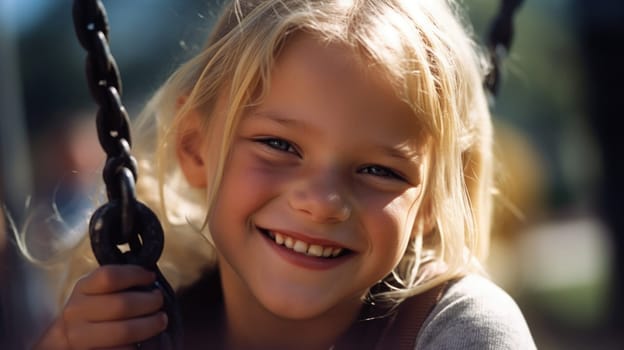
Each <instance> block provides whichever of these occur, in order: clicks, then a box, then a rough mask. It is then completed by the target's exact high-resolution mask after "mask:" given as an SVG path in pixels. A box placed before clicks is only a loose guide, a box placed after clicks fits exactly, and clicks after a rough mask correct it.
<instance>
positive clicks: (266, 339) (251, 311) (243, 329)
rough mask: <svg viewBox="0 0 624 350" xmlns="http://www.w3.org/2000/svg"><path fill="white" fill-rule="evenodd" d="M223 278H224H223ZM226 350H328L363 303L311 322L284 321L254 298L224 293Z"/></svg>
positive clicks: (353, 318) (327, 313) (333, 310)
mask: <svg viewBox="0 0 624 350" xmlns="http://www.w3.org/2000/svg"><path fill="white" fill-rule="evenodd" d="M222 276H223V275H222ZM223 294H224V304H225V320H224V321H225V330H224V331H225V334H224V336H225V338H224V341H225V348H226V349H303V350H328V349H330V348H331V347H332V345H333V344H334V343H335V342H336V340H337V339H338V338H339V337H340V336H341V335H342V334H343V333H345V332H346V331H347V330H348V329H349V327H350V326H351V325H352V324H353V322H354V321H355V319H356V318H357V316H358V314H359V311H360V308H361V302H360V300H358V299H357V298H354V302H353V303H351V304H350V305H344V306H341V307H340V308H333V309H331V310H328V311H326V312H325V313H323V314H321V315H318V316H316V317H313V318H309V319H301V320H299V319H297V320H293V319H285V318H282V317H280V316H278V315H275V314H273V313H271V312H270V311H269V310H267V309H266V308H264V307H263V306H262V305H260V304H259V303H258V302H256V299H255V298H254V297H253V296H252V295H236V294H235V293H229V291H224V293H223Z"/></svg>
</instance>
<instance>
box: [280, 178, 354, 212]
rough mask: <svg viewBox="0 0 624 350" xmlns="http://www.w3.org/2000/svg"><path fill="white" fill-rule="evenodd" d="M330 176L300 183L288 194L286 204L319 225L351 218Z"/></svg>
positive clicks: (343, 196)
mask: <svg viewBox="0 0 624 350" xmlns="http://www.w3.org/2000/svg"><path fill="white" fill-rule="evenodd" d="M343 193H344V188H340V186H339V185H338V184H337V182H336V181H335V179H332V178H331V176H324V177H318V178H313V179H308V181H302V182H299V183H298V184H296V185H295V188H294V189H293V190H292V191H291V192H290V195H289V199H288V202H289V204H290V207H291V208H293V209H294V210H296V211H298V212H300V213H303V214H304V215H306V216H308V217H309V218H310V219H311V220H313V221H315V222H320V223H338V222H342V221H345V220H347V219H348V218H349V216H351V206H350V205H349V202H348V200H347V199H346V198H345V195H344V194H343Z"/></svg>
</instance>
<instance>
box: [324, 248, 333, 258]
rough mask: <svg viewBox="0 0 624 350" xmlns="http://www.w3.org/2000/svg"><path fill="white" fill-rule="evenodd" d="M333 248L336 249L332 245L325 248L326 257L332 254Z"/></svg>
mask: <svg viewBox="0 0 624 350" xmlns="http://www.w3.org/2000/svg"><path fill="white" fill-rule="evenodd" d="M333 250H334V248H332V247H325V248H324V249H323V256H324V257H326V258H327V257H329V256H331V255H332V251H333Z"/></svg>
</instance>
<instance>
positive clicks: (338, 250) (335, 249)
mask: <svg viewBox="0 0 624 350" xmlns="http://www.w3.org/2000/svg"><path fill="white" fill-rule="evenodd" d="M341 252H342V248H334V249H333V250H332V254H331V255H332V256H334V257H335V256H338V254H340V253H341Z"/></svg>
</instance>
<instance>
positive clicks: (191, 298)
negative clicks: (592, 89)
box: [36, 0, 535, 350]
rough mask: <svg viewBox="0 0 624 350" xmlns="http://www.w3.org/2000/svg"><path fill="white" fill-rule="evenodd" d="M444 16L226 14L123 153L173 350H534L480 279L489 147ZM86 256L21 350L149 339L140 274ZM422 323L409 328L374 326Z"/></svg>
mask: <svg viewBox="0 0 624 350" xmlns="http://www.w3.org/2000/svg"><path fill="white" fill-rule="evenodd" d="M455 12H456V11H455V8H454V6H453V4H449V3H447V1H445V0H436V1H433V0H430V1H414V0H379V1H371V0H325V1H313V0H262V1H260V0H254V1H252V0H247V1H236V0H235V1H233V2H231V3H229V4H226V5H225V8H224V10H223V12H222V15H221V17H220V18H219V20H218V23H217V24H216V27H215V28H214V31H213V33H212V35H211V37H210V38H209V41H208V44H207V45H206V47H205V48H204V49H203V50H202V51H201V52H200V53H199V54H198V55H197V56H196V57H194V58H193V59H191V60H190V61H188V62H187V63H186V64H184V65H183V66H181V67H180V68H179V69H178V70H177V71H176V72H175V73H174V74H173V76H172V77H171V78H170V79H169V80H168V81H167V82H166V83H165V85H164V86H163V87H162V88H161V89H160V90H159V91H158V92H157V93H156V95H155V96H154V97H153V99H152V100H151V102H150V103H149V104H148V105H147V107H146V110H145V116H146V118H150V117H152V118H155V120H156V121H157V128H155V130H153V131H154V132H155V133H156V134H157V136H158V137H157V141H156V142H155V143H152V144H145V145H141V146H136V147H135V151H136V153H137V155H138V156H141V160H142V161H141V165H142V168H141V170H140V172H139V184H138V190H139V196H140V198H141V199H142V200H143V201H145V202H147V203H148V204H149V205H150V207H152V208H153V209H155V210H157V211H158V212H159V217H160V218H161V220H162V221H163V222H164V223H165V230H166V232H167V241H166V247H165V252H164V254H163V256H162V258H161V261H160V266H161V268H162V270H163V271H164V273H165V275H166V276H167V278H168V279H169V281H170V282H171V283H172V285H173V286H174V287H175V288H177V289H178V291H179V302H180V303H181V305H182V308H181V311H182V315H183V320H184V327H185V339H186V346H185V348H188V349H192V348H202V349H204V348H211V347H215V348H218V347H222V348H228V349H257V348H261V349H332V348H333V349H337V350H339V349H341V348H350V347H352V346H353V347H355V346H360V345H366V346H368V347H374V346H378V347H379V348H391V347H390V345H388V344H397V342H399V341H403V340H404V339H407V340H406V341H407V343H408V344H409V345H408V346H409V348H412V349H532V348H535V345H534V343H533V340H532V337H531V334H530V332H529V329H528V327H527V325H526V322H525V321H524V318H523V316H522V314H521V312H520V311H519V309H518V307H517V306H516V304H515V303H514V302H513V301H512V299H511V298H510V297H509V296H508V295H507V294H506V293H505V292H504V291H502V290H501V289H499V288H498V287H497V286H495V285H494V284H493V283H492V282H490V281H489V280H487V279H486V278H484V277H482V276H481V275H482V274H483V268H482V261H483V259H484V257H485V255H486V253H487V247H488V241H489V238H488V231H489V226H490V212H491V207H492V198H491V192H492V187H493V184H492V157H491V139H492V128H491V124H490V115H489V113H488V108H487V104H486V99H485V97H484V92H483V90H482V84H481V82H482V78H483V75H484V69H483V65H482V60H481V57H480V56H479V54H478V51H477V50H476V49H475V46H474V45H473V42H472V41H471V38H470V36H469V35H468V32H467V30H466V29H465V27H464V26H463V25H462V23H461V22H460V21H459V20H458V19H457V18H456V16H455ZM145 125H146V124H144V125H143V126H141V127H140V128H138V129H136V131H144V130H146V126H145ZM148 136H149V135H148ZM146 139H151V140H153V139H155V137H151V138H150V137H147V138H146ZM150 146H153V148H154V151H153V152H148V150H149V147H150ZM145 154H147V156H146V155H145ZM89 256H90V251H89V249H88V243H85V244H83V245H82V246H81V248H78V249H77V251H76V252H75V254H74V255H73V259H72V262H71V264H70V266H71V267H72V270H71V273H70V276H73V277H75V278H70V282H69V283H68V287H67V289H68V292H67V295H66V297H67V299H66V300H64V303H63V305H64V307H63V309H62V312H61V313H60V315H59V316H58V318H57V319H56V320H55V321H54V323H53V324H52V325H51V326H50V328H49V329H48V330H47V331H46V332H45V334H44V335H43V336H42V337H41V339H40V341H39V343H38V345H36V348H37V349H92V348H115V349H122V348H123V349H125V348H134V347H135V345H136V344H140V343H141V342H142V341H144V340H145V339H148V338H151V337H153V336H155V335H157V334H158V333H159V332H161V331H162V330H163V329H165V327H166V325H167V322H168V320H167V317H166V315H165V314H164V313H163V312H162V311H160V310H161V308H162V306H163V296H162V294H161V293H160V292H159V291H158V290H156V291H153V292H139V291H136V290H134V291H132V290H130V291H129V290H128V289H129V288H132V287H138V286H143V285H149V284H151V283H152V282H153V281H154V276H153V274H151V273H150V272H148V271H146V270H143V269H142V268H140V267H136V266H102V267H97V266H96V264H95V263H94V262H93V259H92V258H90V257H89ZM86 272H89V273H88V274H87V275H86V276H85V277H83V278H81V279H80V280H78V282H77V283H75V284H74V282H75V280H76V279H77V276H80V275H82V274H83V273H86ZM432 291H433V292H432ZM427 293H429V294H427ZM427 295H429V296H428V297H423V296H427ZM419 306H420V307H421V309H423V308H424V309H425V311H426V312H425V316H426V319H424V316H423V320H422V321H424V322H422V325H420V324H406V322H405V321H402V322H398V321H397V322H386V321H387V320H389V319H394V318H393V317H395V316H396V315H398V316H396V317H399V318H400V317H401V315H410V314H411V312H412V311H413V310H415V309H417V308H418V307H419ZM393 315H394V316H393ZM399 318H397V320H398V319H399ZM420 322H421V321H414V323H420ZM407 323H409V322H407ZM409 327H412V328H411V329H412V331H411V334H410V332H409V331H408V332H407V337H405V333H406V332H405V331H404V330H405V329H410V328H409ZM399 328H400V329H399ZM395 335H396V336H395ZM398 336H401V337H402V338H401V339H398V338H397V337H398ZM358 344H359V345H358Z"/></svg>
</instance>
